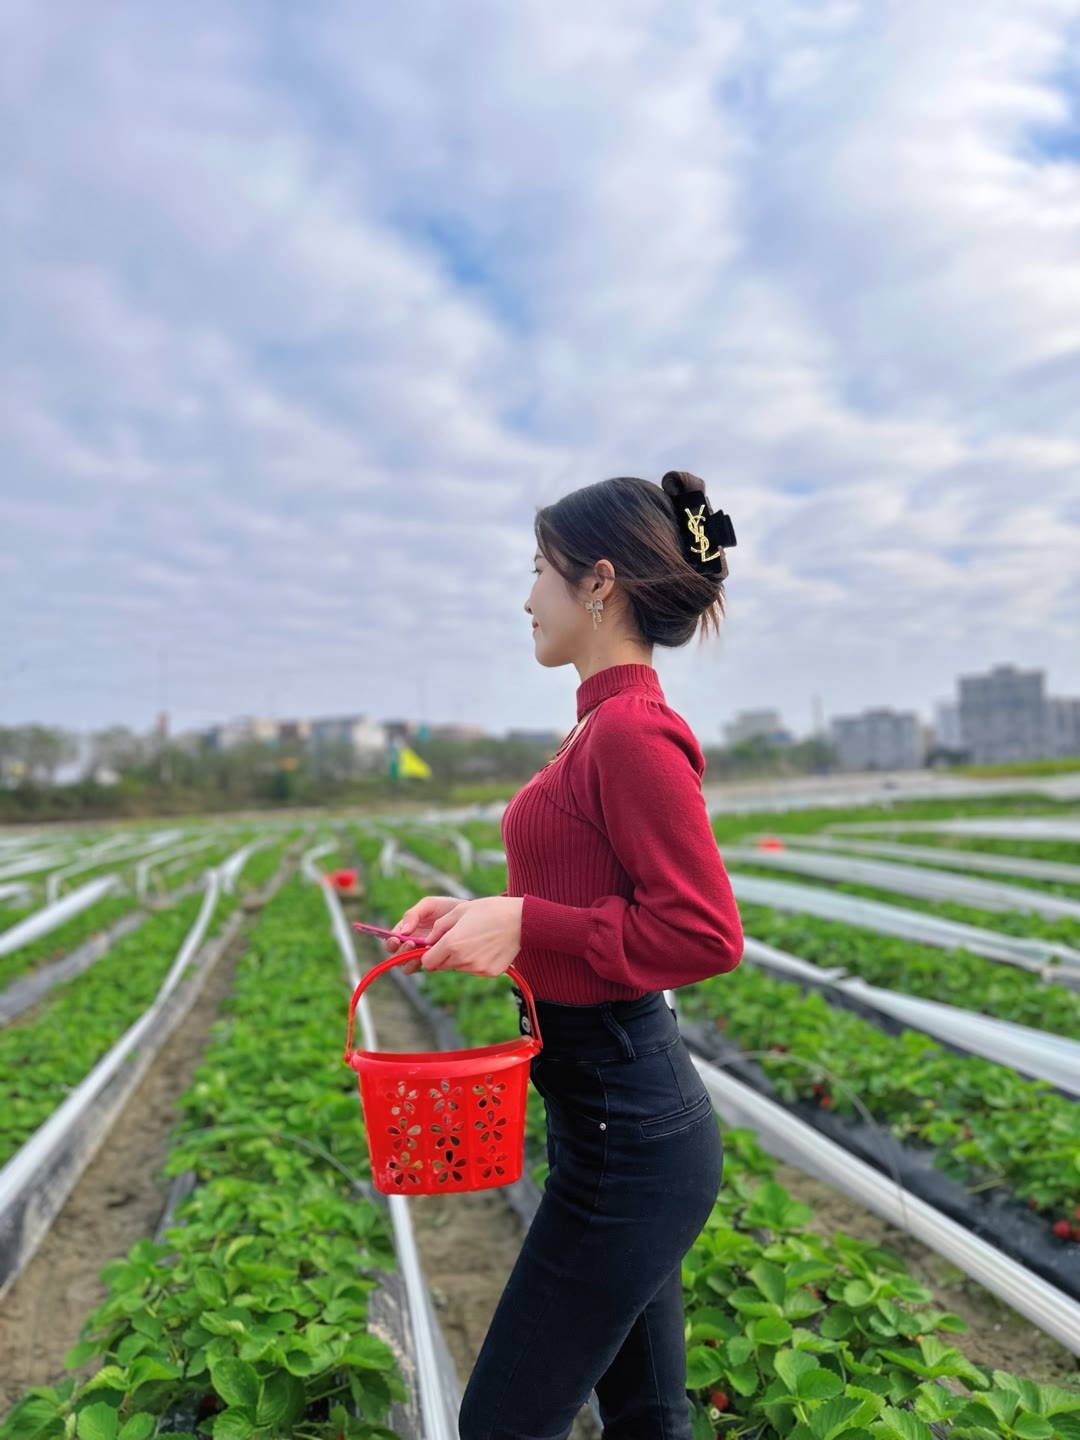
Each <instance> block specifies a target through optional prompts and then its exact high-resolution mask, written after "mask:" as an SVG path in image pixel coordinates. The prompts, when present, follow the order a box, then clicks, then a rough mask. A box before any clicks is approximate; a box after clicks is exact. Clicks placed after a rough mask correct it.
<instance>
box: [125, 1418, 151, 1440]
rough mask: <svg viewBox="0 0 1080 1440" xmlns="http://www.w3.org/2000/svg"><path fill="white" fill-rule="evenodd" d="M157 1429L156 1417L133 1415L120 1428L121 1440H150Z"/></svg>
mask: <svg viewBox="0 0 1080 1440" xmlns="http://www.w3.org/2000/svg"><path fill="white" fill-rule="evenodd" d="M156 1429H157V1416H156V1415H147V1414H145V1413H143V1414H141V1415H132V1417H131V1419H130V1420H127V1421H125V1422H124V1424H123V1425H122V1426H121V1427H120V1436H119V1440H150V1436H151V1435H153V1433H154V1431H155V1430H156Z"/></svg>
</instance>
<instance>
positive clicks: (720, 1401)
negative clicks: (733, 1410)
mask: <svg viewBox="0 0 1080 1440" xmlns="http://www.w3.org/2000/svg"><path fill="white" fill-rule="evenodd" d="M709 1404H710V1405H715V1406H716V1408H717V1410H726V1409H727V1408H728V1406H729V1405H730V1404H731V1396H730V1395H729V1394H728V1393H727V1391H726V1390H714V1391H713V1392H712V1394H711V1395H710V1396H709Z"/></svg>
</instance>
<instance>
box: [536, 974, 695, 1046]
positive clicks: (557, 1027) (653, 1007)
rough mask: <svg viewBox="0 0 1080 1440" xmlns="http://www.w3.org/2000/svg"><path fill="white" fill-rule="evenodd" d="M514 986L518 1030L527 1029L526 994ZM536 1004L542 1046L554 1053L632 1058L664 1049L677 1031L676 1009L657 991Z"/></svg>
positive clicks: (541, 1001) (542, 1001)
mask: <svg viewBox="0 0 1080 1440" xmlns="http://www.w3.org/2000/svg"><path fill="white" fill-rule="evenodd" d="M513 992H514V1000H515V1002H516V1004H517V1007H518V1015H519V1022H520V1028H521V1033H522V1034H529V1033H530V1030H531V1024H530V1021H529V1019H528V1010H527V1008H526V1005H525V999H524V996H523V995H522V993H521V991H520V990H519V989H518V987H517V986H516V985H515V986H514V987H513ZM535 1004H536V1018H537V1019H538V1021H539V1022H540V1038H541V1040H542V1042H543V1048H544V1052H545V1053H546V1054H548V1055H549V1056H550V1057H551V1058H552V1059H556V1058H559V1059H567V1060H587V1061H593V1062H597V1061H602V1060H633V1059H634V1058H636V1057H637V1056H641V1055H649V1054H652V1053H653V1052H654V1051H656V1050H662V1049H663V1048H664V1047H665V1046H666V1045H670V1044H671V1042H672V1041H673V1040H674V1039H675V1038H676V1036H677V1035H678V1025H677V1024H676V1021H675V1014H674V1011H673V1010H672V1009H671V1007H670V1006H669V1005H668V1003H667V1001H666V1000H665V999H664V996H663V993H662V992H661V991H652V992H651V993H650V994H648V995H642V996H640V997H639V998H638V999H637V1000H605V1001H602V1002H601V1003H600V1004H599V1005H563V1004H560V1003H558V1002H557V1001H554V1000H537V1001H536V1002H535Z"/></svg>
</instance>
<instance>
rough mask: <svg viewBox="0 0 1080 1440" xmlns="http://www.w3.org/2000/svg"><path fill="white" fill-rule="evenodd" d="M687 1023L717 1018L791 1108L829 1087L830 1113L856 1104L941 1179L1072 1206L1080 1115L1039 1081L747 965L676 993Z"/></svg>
mask: <svg viewBox="0 0 1080 1440" xmlns="http://www.w3.org/2000/svg"><path fill="white" fill-rule="evenodd" d="M680 1007H681V1010H682V1013H683V1014H684V1015H685V1016H686V1017H688V1018H689V1017H691V1016H693V1017H697V1018H705V1019H709V1018H711V1019H713V1020H715V1019H716V1018H717V1017H718V1016H721V1015H722V1016H723V1018H724V1019H725V1020H726V1022H727V1023H726V1026H725V1037H726V1038H727V1039H728V1040H729V1041H731V1042H733V1043H734V1044H736V1045H738V1046H739V1048H740V1049H742V1050H744V1051H752V1052H755V1054H757V1053H758V1052H762V1053H761V1054H760V1059H759V1063H760V1065H761V1068H762V1069H763V1070H764V1072H765V1073H766V1075H767V1076H768V1077H769V1079H770V1080H771V1081H772V1083H773V1085H774V1086H775V1087H776V1090H777V1093H778V1095H779V1096H780V1098H781V1099H782V1100H785V1101H788V1102H789V1103H790V1102H792V1101H795V1100H799V1099H806V1100H811V1099H814V1098H815V1094H814V1087H815V1086H820V1085H822V1084H823V1082H829V1081H830V1078H831V1077H835V1079H834V1080H832V1081H831V1083H830V1085H829V1090H828V1092H819V1094H818V1096H817V1098H818V1100H819V1102H820V1099H821V1097H822V1094H824V1093H829V1094H830V1095H831V1100H832V1105H833V1108H834V1109H835V1110H836V1111H837V1113H839V1114H842V1115H846V1116H849V1117H855V1116H856V1115H857V1114H858V1113H859V1111H858V1109H857V1107H856V1104H855V1099H856V1098H857V1099H858V1101H859V1102H861V1105H862V1106H864V1107H865V1109H866V1110H867V1111H868V1112H869V1114H870V1115H871V1116H872V1118H873V1119H874V1120H875V1121H877V1122H878V1123H880V1124H883V1125H886V1126H888V1127H889V1128H890V1129H891V1130H892V1133H893V1134H894V1135H895V1136H896V1137H897V1139H899V1140H902V1141H914V1142H916V1143H919V1144H922V1145H926V1146H928V1147H931V1148H932V1149H933V1151H934V1162H935V1164H937V1165H938V1166H939V1167H940V1168H941V1169H942V1170H944V1171H945V1173H946V1174H948V1175H950V1176H951V1177H952V1178H954V1179H958V1180H960V1181H962V1182H963V1183H965V1184H967V1185H970V1186H974V1185H977V1186H979V1187H980V1188H987V1187H989V1186H1001V1187H1003V1188H1004V1189H1007V1190H1009V1191H1011V1192H1012V1194H1013V1195H1015V1196H1017V1197H1019V1198H1023V1199H1027V1198H1029V1197H1030V1198H1031V1199H1033V1200H1034V1201H1035V1202H1036V1206H1037V1207H1038V1208H1040V1209H1046V1210H1059V1209H1062V1208H1065V1207H1070V1208H1071V1206H1072V1205H1074V1204H1075V1203H1076V1202H1077V1199H1078V1198H1080V1106H1077V1105H1076V1104H1075V1103H1074V1102H1073V1101H1072V1100H1070V1099H1067V1098H1066V1097H1065V1096H1062V1095H1059V1094H1057V1093H1056V1092H1055V1091H1054V1090H1053V1089H1052V1088H1051V1087H1050V1086H1049V1085H1047V1084H1046V1083H1045V1082H1043V1081H1037V1080H1026V1079H1024V1078H1022V1077H1021V1076H1020V1075H1018V1074H1017V1073H1016V1072H1015V1071H1014V1070H1010V1069H1008V1068H1007V1067H1006V1066H1004V1065H996V1064H994V1063H993V1062H992V1061H989V1060H983V1059H980V1058H978V1057H976V1056H963V1055H956V1054H954V1053H952V1052H951V1051H948V1050H946V1049H944V1048H943V1047H942V1046H940V1045H937V1044H935V1043H934V1042H933V1041H932V1040H929V1039H928V1038H927V1037H926V1036H925V1035H921V1034H919V1033H918V1032H917V1031H910V1030H909V1031H905V1032H904V1033H903V1034H901V1035H899V1036H893V1035H887V1034H885V1033H884V1032H883V1031H881V1030H879V1029H877V1027H876V1026H874V1025H872V1024H870V1023H869V1022H868V1021H866V1020H863V1019H862V1018H861V1017H859V1016H857V1015H854V1014H852V1013H850V1012H848V1011H845V1010H839V1009H836V1008H834V1007H832V1006H830V1005H829V1003H828V1002H827V1001H826V1000H825V998H824V997H823V996H822V995H820V994H819V993H817V992H813V991H811V992H808V993H804V992H803V991H802V990H801V989H800V988H799V986H798V985H795V984H793V983H791V982H790V981H785V980H777V979H774V978H773V977H772V976H769V975H766V974H764V973H763V972H762V971H760V970H757V969H755V968H754V967H753V966H750V965H743V966H740V967H739V969H738V970H736V971H733V972H732V973H731V974H730V975H724V976H716V977H713V978H712V979H710V980H705V981H703V982H702V983H701V984H699V985H695V986H690V987H687V988H686V989H685V990H683V991H681V992H680Z"/></svg>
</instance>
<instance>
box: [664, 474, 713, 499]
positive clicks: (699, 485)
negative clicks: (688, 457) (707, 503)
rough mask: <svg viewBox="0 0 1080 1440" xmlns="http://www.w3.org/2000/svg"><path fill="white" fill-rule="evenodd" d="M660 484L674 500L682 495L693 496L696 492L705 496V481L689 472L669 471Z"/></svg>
mask: <svg viewBox="0 0 1080 1440" xmlns="http://www.w3.org/2000/svg"><path fill="white" fill-rule="evenodd" d="M660 484H661V486H662V487H663V489H664V491H665V493H666V494H668V495H670V496H671V498H672V499H673V500H675V499H677V498H678V497H679V496H680V495H690V494H693V492H694V491H695V490H696V491H699V492H700V493H701V494H702V495H704V494H705V481H704V480H702V479H701V478H700V477H699V476H697V475H691V474H690V471H689V470H669V471H668V472H667V474H666V475H665V476H664V478H663V479H662V480H661V481H660Z"/></svg>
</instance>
